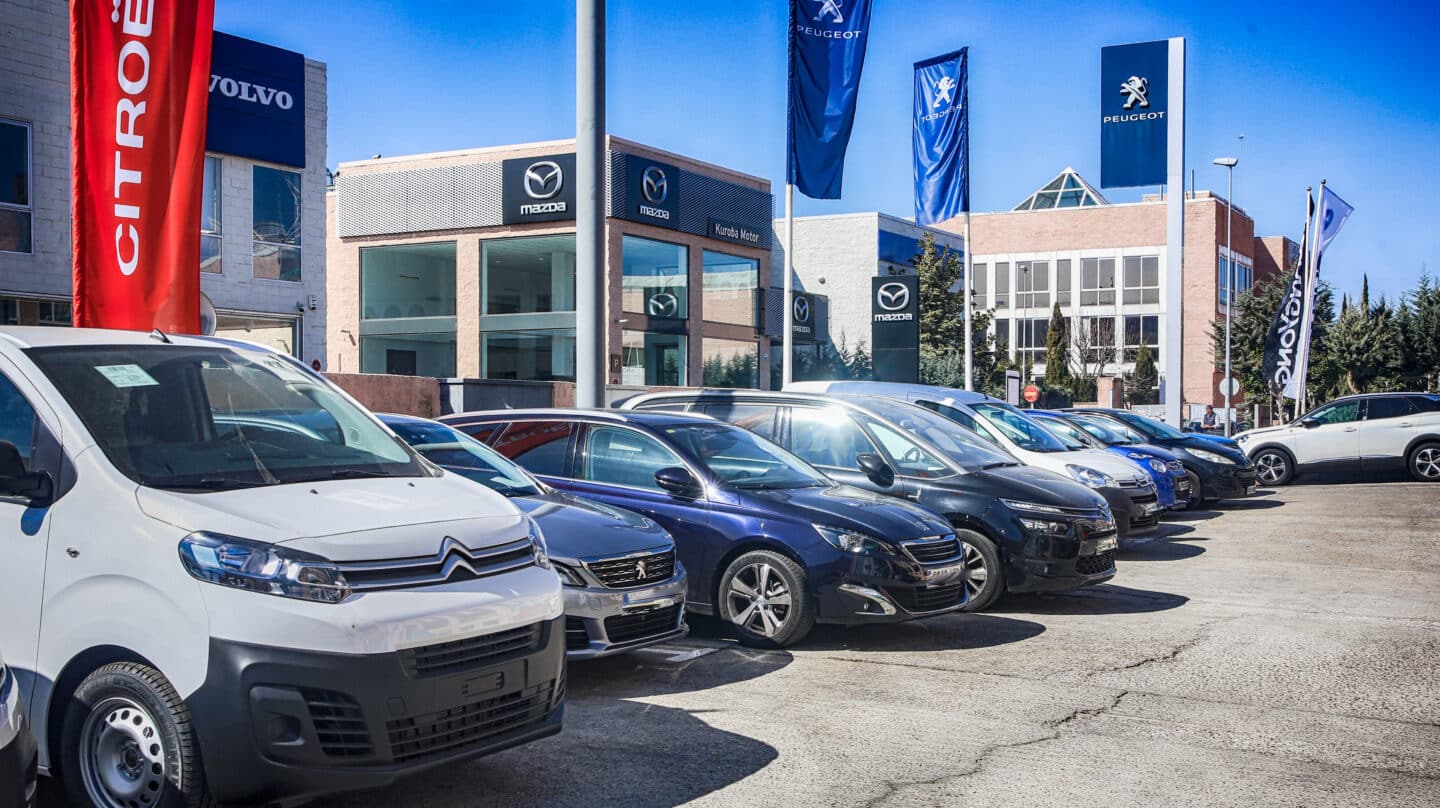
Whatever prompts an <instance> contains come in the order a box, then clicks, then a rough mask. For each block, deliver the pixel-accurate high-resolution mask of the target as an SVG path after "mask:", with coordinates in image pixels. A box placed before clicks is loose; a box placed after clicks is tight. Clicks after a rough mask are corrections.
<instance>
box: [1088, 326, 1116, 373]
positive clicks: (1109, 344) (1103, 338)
mask: <svg viewBox="0 0 1440 808" xmlns="http://www.w3.org/2000/svg"><path fill="white" fill-rule="evenodd" d="M1082 322H1083V323H1084V327H1083V330H1082V331H1081V332H1080V333H1081V335H1082V337H1083V339H1084V344H1083V345H1081V346H1080V348H1081V354H1082V355H1083V356H1084V357H1085V361H1086V362H1099V363H1102V364H1103V363H1106V362H1112V361H1114V359H1115V318H1114V317H1087V318H1085V319H1084V320H1083V321H1082Z"/></svg>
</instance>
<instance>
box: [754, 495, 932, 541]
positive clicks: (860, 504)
mask: <svg viewBox="0 0 1440 808" xmlns="http://www.w3.org/2000/svg"><path fill="white" fill-rule="evenodd" d="M737 493H738V494H739V496H740V499H741V500H742V501H743V502H744V503H745V504H746V505H748V506H749V507H751V508H756V509H758V510H761V511H770V512H773V513H775V514H776V515H777V516H781V517H789V518H792V519H798V520H803V521H807V522H811V523H815V524H822V525H830V526H832V527H840V528H846V529H849V530H860V531H864V532H865V533H869V534H871V535H873V536H882V537H884V538H887V539H897V540H903V539H916V538H920V537H921V536H934V535H937V534H942V533H951V532H953V530H954V528H952V527H951V526H950V523H949V522H947V521H945V519H943V518H942V517H940V516H939V515H937V514H935V513H932V512H931V511H929V510H926V509H925V508H922V507H920V506H919V505H912V504H910V503H908V502H904V501H901V500H899V499H896V498H895V497H892V496H888V495H885V494H877V493H874V492H872V491H866V490H864V489H861V488H855V487H853V486H848V485H835V486H828V487H817V488H785V489H779V490H775V491H749V490H747V491H740V492H737Z"/></svg>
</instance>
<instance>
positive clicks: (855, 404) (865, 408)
mask: <svg viewBox="0 0 1440 808" xmlns="http://www.w3.org/2000/svg"><path fill="white" fill-rule="evenodd" d="M667 399H676V400H680V401H687V402H693V403H697V404H700V403H710V402H716V401H728V400H740V401H741V402H742V403H743V402H745V401H755V402H771V403H776V404H786V403H790V404H823V405H825V406H829V407H845V408H847V409H851V410H857V411H859V412H863V413H865V414H866V415H869V416H870V417H872V418H876V419H878V420H881V421H889V420H890V418H889V416H887V415H885V414H884V413H882V412H880V411H879V410H878V409H877V407H893V406H900V407H918V406H919V405H918V404H916V403H915V402H913V401H906V400H904V399H897V398H890V397H888V396H877V395H861V394H857V393H804V392H785V391H777V390H732V389H729V388H698V389H696V390H693V391H667V392H664V393H648V394H645V395H639V396H635V397H634V398H631V399H628V400H626V401H625V406H627V407H631V406H636V405H642V404H646V403H648V402H653V401H665V400H667ZM627 412H632V411H631V410H627ZM633 412H656V410H634V411H633Z"/></svg>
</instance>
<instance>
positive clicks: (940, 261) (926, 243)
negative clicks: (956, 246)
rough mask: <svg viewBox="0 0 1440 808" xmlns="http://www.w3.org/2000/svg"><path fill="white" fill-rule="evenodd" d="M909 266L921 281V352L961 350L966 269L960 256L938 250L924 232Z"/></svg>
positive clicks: (938, 247) (928, 235) (931, 237)
mask: <svg viewBox="0 0 1440 808" xmlns="http://www.w3.org/2000/svg"><path fill="white" fill-rule="evenodd" d="M911 263H912V264H913V265H914V266H915V274H916V275H918V276H919V277H920V348H921V349H922V350H930V351H940V352H944V351H954V350H956V349H957V348H960V347H962V346H963V345H964V343H962V342H961V340H962V339H964V334H965V308H964V306H965V302H964V295H963V293H962V290H961V289H960V286H961V283H960V281H961V278H962V277H963V276H964V274H965V267H964V265H963V264H962V263H961V261H960V256H959V255H958V254H957V253H955V252H954V251H952V250H950V249H949V248H948V247H940V246H937V245H936V244H935V236H934V235H933V234H931V233H929V232H926V233H925V235H924V237H922V238H921V239H920V252H919V253H918V254H917V255H916V256H915V257H914V258H913V259H911Z"/></svg>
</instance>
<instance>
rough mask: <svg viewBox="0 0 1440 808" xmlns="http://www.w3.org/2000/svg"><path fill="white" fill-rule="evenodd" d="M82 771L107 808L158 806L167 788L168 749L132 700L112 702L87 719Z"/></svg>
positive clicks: (92, 797) (99, 803)
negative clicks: (166, 760)
mask: <svg viewBox="0 0 1440 808" xmlns="http://www.w3.org/2000/svg"><path fill="white" fill-rule="evenodd" d="M80 751H81V755H80V768H81V776H82V777H83V779H84V782H85V790H86V791H87V792H88V793H89V795H90V800H91V802H93V803H94V804H95V805H97V806H102V807H103V808H139V807H140V806H150V805H155V804H156V803H157V802H158V801H159V799H160V795H161V792H162V791H163V789H164V787H165V748H164V745H163V744H162V743H161V739H160V731H159V728H158V727H157V726H156V723H155V720H154V719H153V718H151V717H150V714H149V713H148V712H146V711H145V710H144V709H143V708H141V707H140V706H139V705H137V704H135V703H134V702H132V701H130V700H129V699H123V698H118V699H110V700H107V701H105V702H103V703H102V704H100V705H98V706H97V707H96V708H95V709H94V710H93V711H91V713H90V715H89V716H88V717H87V718H86V719H85V727H84V730H83V734H82V736H81V750H80Z"/></svg>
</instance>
